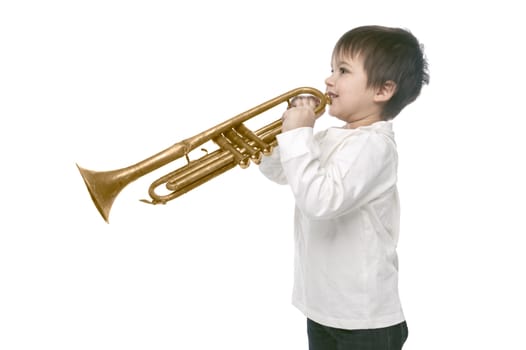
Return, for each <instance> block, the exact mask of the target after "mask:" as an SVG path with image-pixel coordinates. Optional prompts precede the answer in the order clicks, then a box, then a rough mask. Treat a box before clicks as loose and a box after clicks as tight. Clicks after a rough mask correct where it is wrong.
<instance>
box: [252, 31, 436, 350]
mask: <svg viewBox="0 0 526 350" xmlns="http://www.w3.org/2000/svg"><path fill="white" fill-rule="evenodd" d="M331 65H332V74H331V76H329V77H328V78H327V79H326V81H325V83H326V85H327V95H328V96H329V97H330V99H331V104H330V107H329V114H330V115H331V116H334V117H336V118H338V119H340V120H342V121H343V122H344V125H343V126H341V127H334V128H329V129H327V130H324V131H321V132H319V133H317V134H313V126H314V123H315V121H316V119H317V118H318V117H319V115H314V112H313V110H314V108H315V107H316V105H317V101H315V99H313V98H312V97H298V98H295V99H294V100H293V101H292V102H291V105H292V106H291V108H289V109H288V110H287V111H286V112H285V113H284V114H283V127H282V133H281V134H280V135H278V137H277V138H278V147H277V148H276V150H275V152H274V153H273V154H272V155H271V156H268V157H264V158H263V161H262V162H261V164H260V170H261V171H262V173H263V174H264V175H265V176H267V177H268V178H269V179H271V180H273V181H275V182H277V183H280V184H288V185H289V186H290V188H291V189H292V192H293V194H294V197H295V202H296V208H295V216H294V220H295V232H294V234H295V236H294V237H295V251H296V252H295V269H294V270H295V272H294V274H295V277H294V290H293V304H294V305H295V306H296V307H297V308H298V309H300V310H301V311H302V312H303V313H304V314H305V315H306V317H307V326H308V327H307V330H308V340H309V349H310V350H331V349H334V350H336V349H337V350H343V349H349V350H350V349H379V350H380V349H382V350H384V349H401V348H402V346H403V344H404V342H405V340H406V339H407V335H408V333H407V332H408V331H407V325H406V322H405V318H404V314H403V312H402V307H401V303H400V299H399V296H398V262H397V253H396V245H397V241H398V233H399V217H400V213H399V210H400V209H399V200H398V192H397V185H396V183H397V150H396V144H395V141H394V134H393V131H392V123H391V121H390V120H391V119H393V118H394V117H396V116H397V115H398V114H399V113H400V111H401V110H402V109H403V108H404V107H405V106H406V105H408V104H409V103H411V102H413V101H414V100H415V99H416V98H417V97H418V95H419V94H420V91H421V88H422V85H423V84H427V83H428V82H429V75H428V73H427V62H426V60H425V58H424V55H423V52H422V48H421V46H420V44H419V42H418V40H417V39H416V38H415V37H414V36H413V35H412V34H411V33H410V32H408V31H406V30H403V29H398V28H387V27H380V26H364V27H358V28H355V29H352V30H350V31H349V32H347V33H345V34H344V35H343V36H342V37H341V38H340V39H339V41H338V42H337V43H336V46H335V48H334V51H333V55H332V63H331Z"/></svg>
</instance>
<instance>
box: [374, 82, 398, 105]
mask: <svg viewBox="0 0 526 350" xmlns="http://www.w3.org/2000/svg"><path fill="white" fill-rule="evenodd" d="M395 92H396V83H395V82H394V81H392V80H387V81H386V82H385V83H384V84H383V85H382V86H380V87H379V88H378V89H377V90H376V93H375V95H374V100H375V101H376V102H387V101H389V100H390V99H391V97H393V95H394V93H395Z"/></svg>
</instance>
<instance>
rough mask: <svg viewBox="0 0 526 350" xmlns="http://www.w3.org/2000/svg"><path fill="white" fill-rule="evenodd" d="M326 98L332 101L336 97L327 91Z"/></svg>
mask: <svg viewBox="0 0 526 350" xmlns="http://www.w3.org/2000/svg"><path fill="white" fill-rule="evenodd" d="M327 96H328V97H329V100H330V101H333V100H334V99H335V98H337V97H338V95H337V94H335V93H334V92H331V91H327Z"/></svg>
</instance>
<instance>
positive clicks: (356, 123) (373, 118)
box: [344, 115, 383, 129]
mask: <svg viewBox="0 0 526 350" xmlns="http://www.w3.org/2000/svg"><path fill="white" fill-rule="evenodd" d="M382 120H383V119H382V118H381V117H380V116H379V115H368V116H365V117H362V118H360V119H356V120H352V121H349V122H347V124H345V126H344V127H345V128H346V129H356V128H359V127H360V126H367V125H371V124H373V123H376V122H379V121H382Z"/></svg>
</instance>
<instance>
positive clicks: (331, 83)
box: [325, 75, 334, 87]
mask: <svg viewBox="0 0 526 350" xmlns="http://www.w3.org/2000/svg"><path fill="white" fill-rule="evenodd" d="M325 85H327V86H328V87H330V86H334V81H333V80H332V75H330V76H328V77H327V78H326V79H325Z"/></svg>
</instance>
